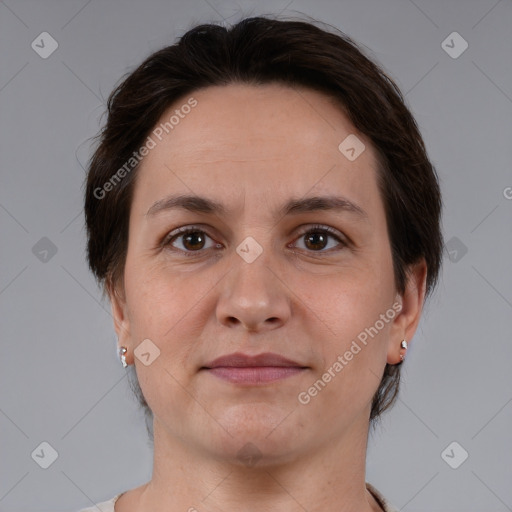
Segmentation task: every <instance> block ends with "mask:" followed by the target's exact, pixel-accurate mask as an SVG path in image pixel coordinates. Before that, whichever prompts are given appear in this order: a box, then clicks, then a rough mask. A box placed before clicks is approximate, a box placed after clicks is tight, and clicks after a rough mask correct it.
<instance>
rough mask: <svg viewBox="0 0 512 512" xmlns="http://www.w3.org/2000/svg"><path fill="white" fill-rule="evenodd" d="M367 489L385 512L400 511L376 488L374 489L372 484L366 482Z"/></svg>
mask: <svg viewBox="0 0 512 512" xmlns="http://www.w3.org/2000/svg"><path fill="white" fill-rule="evenodd" d="M366 488H367V489H368V490H369V491H370V492H371V494H372V495H373V497H374V498H375V499H376V500H377V503H378V504H379V505H380V506H381V507H382V509H383V510H384V512H398V509H397V508H395V507H394V506H393V505H391V503H389V502H388V500H387V499H386V498H384V496H383V495H382V494H381V493H380V492H379V491H378V490H377V489H376V488H375V487H373V485H372V484H369V483H368V482H366Z"/></svg>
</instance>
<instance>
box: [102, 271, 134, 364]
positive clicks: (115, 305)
mask: <svg viewBox="0 0 512 512" xmlns="http://www.w3.org/2000/svg"><path fill="white" fill-rule="evenodd" d="M106 286H107V293H108V296H109V299H110V305H111V309H112V317H113V319H114V329H115V331H116V334H117V340H118V341H117V346H118V348H119V347H126V348H127V349H128V352H127V353H126V362H127V364H133V351H132V350H131V331H130V317H129V315H128V307H127V304H126V296H125V292H124V286H123V284H122V283H121V284H113V283H112V281H111V280H109V281H108V282H107V285H106Z"/></svg>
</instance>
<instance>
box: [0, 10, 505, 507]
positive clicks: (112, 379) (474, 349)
mask: <svg viewBox="0 0 512 512" xmlns="http://www.w3.org/2000/svg"><path fill="white" fill-rule="evenodd" d="M279 12H281V13H282V15H283V16H288V15H291V16H300V13H305V14H307V15H310V16H312V17H314V18H316V19H318V20H320V21H326V22H328V23H331V24H332V25H334V26H336V27H338V28H340V29H341V30H343V31H345V32H346V33H348V34H349V35H350V36H352V37H353V38H355V40H356V41H358V42H360V43H361V44H363V45H364V46H365V47H367V48H368V49H369V51H371V52H372V55H373V57H374V58H375V59H376V60H377V61H378V62H380V63H381V64H382V65H383V66H384V67H385V68H386V69H387V70H388V72H389V73H390V75H391V76H392V77H393V78H394V79H396V81H397V82H398V84H399V86H400V87H401V88H402V90H403V92H404V94H405V95H406V100H407V102H408V104H409V106H410V107H411V109H412V111H413V113H414V114H415V116H416V118H417V120H418V123H419V125H420V128H421V130H422V132H423V134H424V137H425V141H426V144H427V149H428V150H429V154H430V156H431V158H432V160H433V162H434V164H435V165H436V167H437V169H438V172H439V175H440V178H441V185H442V191H443V194H444V202H445V215H444V220H443V231H444V236H445V239H446V241H447V247H446V249H447V250H446V255H445V262H444V269H443V274H442V277H441V281H440V285H439V288H438V290H437V292H436V294H435V296H434V297H433V299H432V300H431V301H430V303H429V304H428V306H427V310H426V312H425V316H424V318H423V319H422V322H421V324H420V329H419V330H418V333H417V335H416V336H415V338H414V342H413V343H412V346H411V348H410V350H409V351H408V358H407V361H406V363H405V365H404V367H403V386H402V391H401V394H400V399H399V400H398V402H397V404H396V406H395V408H394V409H393V410H392V411H391V412H390V413H387V414H386V415H385V416H384V419H383V423H382V426H381V427H378V428H377V429H376V431H375V432H374V433H373V435H372V436H371V439H370V442H369V454H368V466H367V480H368V481H370V482H372V483H373V484H374V485H375V486H376V487H377V488H378V489H380V490H381V491H382V492H383V493H384V495H385V496H387V497H388V499H389V500H390V501H391V502H392V503H394V504H395V505H396V506H397V507H399V508H400V509H401V510H404V511H407V512H412V511H428V512H434V511H442V512H450V511H464V512H482V511H485V512H492V511H495V512H502V511H506V510H512V486H511V485H510V484H511V470H510V467H511V465H510V460H511V459H512V441H511V437H510V432H511V431H512V430H511V424H512V403H511V402H512V379H511V377H510V375H511V371H510V366H511V362H512V344H511V343H510V341H511V337H510V326H511V321H510V319H511V318H512V315H511V309H512V272H510V262H511V256H512V236H511V234H512V222H511V220H512V200H511V198H512V189H511V188H507V187H512V173H511V162H512V144H511V142H512V123H511V119H512V58H511V56H512V30H511V27H512V1H511V0H501V1H496V0H478V1H476V0H473V1H455V0H451V1H441V0H438V1H426V0H414V2H413V1H411V0H385V1H383V0H374V1H370V0H365V1H337V2H336V1H334V0H332V1H327V0H323V1H318V0H317V1H315V2H314V3H313V2H305V1H301V0H292V1H290V0H282V1H278V0H276V1H274V2H259V3H257V2H249V1H238V2H237V1H231V0H191V1H188V2H184V1H182V2H177V1H172V2H169V1H168V2H165V1H164V0H151V1H144V2H142V1H137V2H136V1H130V2H128V1H125V2H122V1H119V0H116V1H108V2H100V1H99V0H89V1H87V0H70V1H66V2H64V1H48V0H45V1H41V0H34V1H24V0H5V1H3V2H0V73H1V75H0V108H1V124H0V130H1V132H0V154H1V161H0V166H1V180H2V187H1V191H0V222H1V230H2V231H1V233H2V234H1V240H2V242H1V275H0V308H1V354H0V365H1V368H0V390H1V400H0V434H1V442H0V464H1V466H0V511H2V512H4V511H9V512H17V511H20V512H21V511H23V512H31V511H36V510H37V511H52V512H58V511H68V512H69V511H74V510H77V509H79V508H82V507H85V506H90V505H91V504H92V503H94V502H99V501H103V500H106V499H108V498H111V497H112V496H113V495H114V494H115V493H117V492H121V491H123V490H126V489H129V488H132V487H135V486H137V485H140V484H142V483H143V482H145V481H147V480H148V479H149V478H150V476H151V464H152V455H151V446H150V444H149V443H148V441H147V434H146V431H145V425H144V418H143V414H142V412H140V411H139V410H138V407H137V404H136V402H135V399H134V398H133V397H132V394H131V391H130V389H129V386H128V381H127V377H126V373H125V371H124V370H123V369H122V367H121V365H120V364H119V362H118V360H117V359H116V355H115V347H116V338H115V333H114V329H113V325H112V319H111V317H110V309H109V304H108V303H106V302H104V301H102V300H101V294H100V291H99V289H98V287H97V286H96V284H95V282H94V280H93V278H92V275H90V274H89V272H88V269H87V267H86V264H85V233H84V229H83V214H82V183H83V179H84V169H83V167H84V165H85V163H86V161H87V158H88V157H89V154H90V149H89V143H88V142H87V140H88V138H89V137H91V136H93V135H95V134H96V133H97V131H98V129H99V123H100V116H101V114H102V112H103V110H104V100H105V98H106V97H107V96H108V93H109V92H110V90H111V89H112V87H113V86H114V84H115V83H116V82H117V81H118V79H119V78H120V77H121V76H122V75H123V74H124V73H125V72H127V71H129V70H131V69H133V67H134V66H135V65H136V64H138V63H140V62H141V61H142V59H143V58H145V57H146V56H147V55H148V54H149V53H150V52H152V51H154V50H157V49H159V48H161V47H162V46H164V45H167V44H171V43H172V42H174V40H175V38H176V37H178V36H180V35H182V34H183V33H184V32H185V31H186V30H187V29H189V28H190V27H191V26H192V25H194V24H196V23H198V22H207V21H221V20H223V19H224V20H226V22H227V23H231V22H233V21H238V20H239V19H240V17H241V16H242V15H257V14H265V13H276V14H277V13H279ZM43 31H47V32H49V33H50V34H51V36H52V37H53V38H54V39H55V40H56V41H57V42H58V45H59V46H58V48H57V50H56V51H55V52H54V53H53V54H52V55H51V56H49V57H48V58H46V59H43V58H42V57H40V56H39V54H38V53H36V51H34V49H32V47H31V43H32V41H34V40H36V42H37V41H38V39H36V38H37V37H38V36H39V34H40V33H41V32H43ZM453 31H456V32H458V33H459V34H460V35H461V36H462V37H463V38H464V40H466V41H467V43H468V44H469V47H468V49H467V50H466V51H465V52H464V53H462V54H461V55H460V56H459V57H458V58H452V57H451V56H450V55H449V54H448V53H447V52H446V51H445V50H444V49H443V47H442V42H443V41H444V40H445V39H446V38H447V36H448V35H449V34H451V33H452V32H453ZM39 41H40V39H39ZM447 44H448V45H450V46H453V47H454V48H452V52H453V51H457V50H460V49H461V48H462V47H461V44H462V41H461V40H457V39H455V40H454V42H453V43H452V42H451V40H450V39H448V42H447ZM45 47H46V49H48V47H49V46H48V44H45ZM43 237H47V238H48V239H49V240H50V241H51V244H50V243H49V242H48V240H46V239H44V240H43V241H40V239H41V238H43ZM37 244H38V245H37ZM52 244H53V245H52ZM34 246H35V248H34ZM52 249H53V251H55V249H56V250H57V252H56V253H55V254H53V253H52ZM466 249H467V253H465V250H466ZM44 250H48V251H49V252H47V253H45V252H44ZM43 441H46V442H48V443H49V444H50V445H51V446H52V447H53V448H54V449H55V450H56V451H57V452H58V458H57V459H56V460H55V462H54V463H53V464H52V465H51V466H50V467H49V468H48V469H42V468H41V467H40V466H39V465H38V464H37V463H36V462H35V459H36V457H34V458H33V457H32V456H31V454H32V453H33V452H34V450H36V448H38V447H39V445H40V443H41V442H43ZM453 441H456V442H457V443H459V445H460V446H461V447H462V448H459V447H456V448H455V449H454V451H453V452H451V451H450V450H448V453H449V455H450V460H451V462H452V464H454V463H456V462H457V461H458V462H460V460H461V459H460V458H461V453H463V452H462V449H465V450H466V451H467V452H468V453H469V457H468V458H467V460H466V461H465V462H464V463H463V464H461V465H460V466H459V467H458V468H457V469H452V467H450V466H449V465H448V464H447V463H446V462H445V460H448V459H447V458H446V456H445V457H444V459H443V457H442V453H443V451H444V450H445V448H446V447H447V446H448V445H449V444H450V443H452V442H453ZM36 452H37V450H36ZM39 452H40V449H39ZM44 453H45V456H44V457H48V456H49V451H48V450H46V452H44ZM44 457H42V456H41V457H40V459H39V460H42V459H43V458H44Z"/></svg>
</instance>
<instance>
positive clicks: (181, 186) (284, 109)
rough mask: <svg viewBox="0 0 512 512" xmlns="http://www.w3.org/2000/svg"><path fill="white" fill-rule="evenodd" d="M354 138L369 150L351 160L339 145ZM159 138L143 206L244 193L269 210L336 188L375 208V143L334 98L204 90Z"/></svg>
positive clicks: (175, 109) (142, 181)
mask: <svg viewBox="0 0 512 512" xmlns="http://www.w3.org/2000/svg"><path fill="white" fill-rule="evenodd" d="M191 98H192V99H193V100H194V101H195V102H196V103H195V106H194V107H193V108H185V107H184V106H185V105H188V104H194V103H191V102H190V100H191ZM171 116H174V117H173V119H171ZM171 127H172V128H171ZM155 130H156V131H155ZM155 133H157V134H158V135H159V137H157V136H155V135H154V134H155ZM354 135H355V136H356V137H357V139H358V140H359V141H360V142H361V143H363V144H364V148H365V149H364V151H363V152H362V153H361V154H360V156H358V158H357V159H355V160H353V161H350V160H349V159H348V158H347V157H346V156H345V155H344V154H343V153H342V152H341V151H340V149H339V145H340V143H342V141H344V140H345V139H346V138H347V137H349V136H350V137H353V136H354ZM151 136H152V138H153V140H154V141H155V146H154V148H153V149H151V150H150V152H149V154H148V155H147V156H145V157H144V160H143V161H142V164H141V167H140V169H139V173H140V174H141V176H139V179H138V180H137V181H138V185H137V189H138V190H136V199H137V198H138V199H141V200H142V201H143V202H144V203H145V204H147V203H148V201H150V200H151V199H153V201H154V200H155V199H158V198H159V197H156V196H162V197H163V195H164V193H171V192H176V190H178V191H183V192H187V193H195V194H197V195H208V192H213V191H217V192H221V193H222V196H223V197H226V196H229V195H233V197H240V195H241V194H243V197H244V201H246V202H247V201H249V200H251V198H254V199H255V200H260V201H261V200H264V201H265V202H267V203H268V200H267V199H268V198H269V197H271V196H276V195H279V196H283V197H285V196H290V195H292V196H295V197H300V196H303V195H305V194H306V193H308V191H309V192H312V193H314V194H319V193H322V192H323V193H326V192H329V193H331V192H333V189H337V190H338V191H340V192H343V193H345V192H346V193H347V194H352V196H353V198H354V200H356V199H357V200H359V201H364V202H368V201H369V200H371V196H372V194H374V193H376V184H375V182H376V179H375V172H376V160H375V156H374V151H373V148H372V147H371V144H370V142H369V140H368V139H367V138H366V137H365V136H364V135H363V134H361V133H359V132H357V131H356V129H355V128H354V127H353V125H352V124H351V122H350V121H349V120H348V118H347V117H346V116H345V114H344V113H343V112H342V110H341V109H340V108H339V107H338V106H337V105H336V104H335V102H334V100H333V99H331V98H329V97H328V96H326V95H324V94H322V93H320V92H317V91H314V90H310V89H307V88H292V87H289V86H285V85H282V84H265V85H248V84H230V85H225V86H212V87H208V88H205V89H200V90H197V91H194V92H193V93H191V94H190V95H188V96H186V97H183V98H181V99H180V100H178V101H176V102H175V103H174V104H173V105H172V106H171V107H170V108H169V109H168V111H167V112H166V113H165V114H164V115H163V116H162V118H161V119H160V121H159V123H158V124H157V125H156V127H155V129H154V130H153V132H152V135H151ZM210 196H211V194H210Z"/></svg>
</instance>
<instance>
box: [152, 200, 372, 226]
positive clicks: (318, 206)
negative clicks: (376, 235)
mask: <svg viewBox="0 0 512 512" xmlns="http://www.w3.org/2000/svg"><path fill="white" fill-rule="evenodd" d="M173 209H181V210H187V211H189V212H195V213H205V214H215V215H219V216H224V217H226V216H227V215H228V214H229V212H228V210H227V208H226V207H225V206H224V205H223V204H222V203H220V202H218V201H215V200H213V199H209V198H207V197H201V196H197V195H173V196H169V197H166V198H164V199H160V200H158V201H156V202H155V203H154V204H153V205H152V206H151V208H149V210H148V211H147V213H146V216H150V217H152V216H155V215H156V214H158V213H160V212H162V211H168V210H173ZM317 211H336V212H340V211H345V212H348V213H352V214H355V216H356V217H357V218H360V219H365V220H367V219H368V214H367V213H366V212H365V211H364V210H363V209H362V208H361V207H360V206H358V205H357V204H355V203H354V202H352V201H350V200H349V199H347V198H345V197H339V196H313V197H307V198H302V199H290V200H289V201H288V202H287V203H286V204H284V205H283V206H282V207H281V208H279V209H278V210H276V211H275V212H274V215H275V217H276V218H280V217H284V216H286V215H298V214H300V213H308V212H317Z"/></svg>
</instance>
